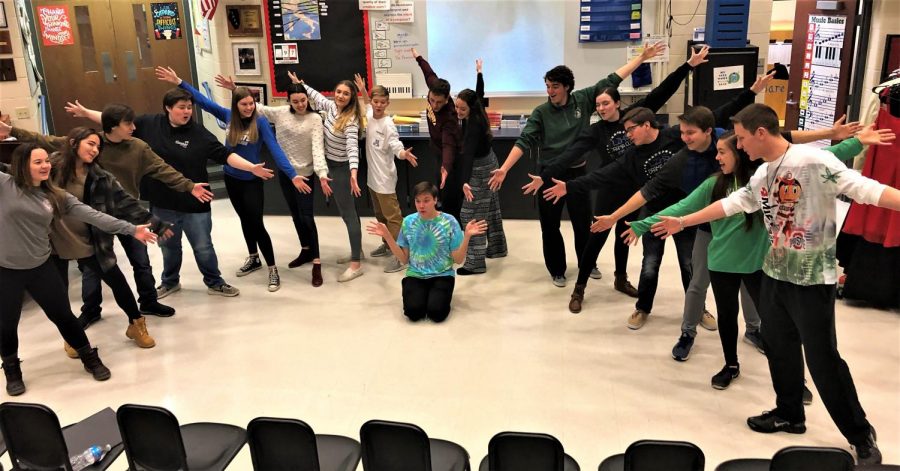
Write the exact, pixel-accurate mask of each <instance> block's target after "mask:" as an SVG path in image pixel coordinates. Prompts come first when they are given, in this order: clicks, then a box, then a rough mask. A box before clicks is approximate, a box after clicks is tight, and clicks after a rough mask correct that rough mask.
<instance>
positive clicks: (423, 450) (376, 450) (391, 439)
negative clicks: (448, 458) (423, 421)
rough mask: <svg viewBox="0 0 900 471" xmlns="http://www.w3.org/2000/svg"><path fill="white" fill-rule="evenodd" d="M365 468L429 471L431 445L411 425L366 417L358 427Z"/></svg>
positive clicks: (367, 469)
mask: <svg viewBox="0 0 900 471" xmlns="http://www.w3.org/2000/svg"><path fill="white" fill-rule="evenodd" d="M359 441H360V445H361V448H362V462H363V469H364V470H365V471H431V445H430V443H429V441H428V435H427V434H425V431H424V430H422V429H421V428H419V427H418V426H416V425H413V424H406V423H402V422H389V421H386V420H370V421H368V422H366V423H364V424H363V425H362V427H360V429H359Z"/></svg>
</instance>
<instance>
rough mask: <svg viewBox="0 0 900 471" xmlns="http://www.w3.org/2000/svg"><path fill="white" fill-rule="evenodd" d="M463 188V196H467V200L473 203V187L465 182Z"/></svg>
mask: <svg viewBox="0 0 900 471" xmlns="http://www.w3.org/2000/svg"><path fill="white" fill-rule="evenodd" d="M462 190H463V196H465V197H466V201H468V202H469V203H471V202H472V200H474V199H475V194H473V193H472V187H471V186H470V185H469V184H468V183H464V184H463V188H462Z"/></svg>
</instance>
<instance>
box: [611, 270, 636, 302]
mask: <svg viewBox="0 0 900 471" xmlns="http://www.w3.org/2000/svg"><path fill="white" fill-rule="evenodd" d="M613 286H614V287H615V288H616V291H620V292H622V293H625V294H627V295H628V296H631V297H632V298H636V297H638V290H637V288H635V287H634V285H632V284H631V282H630V281H628V275H624V274H623V275H620V274H618V273H616V281H615V282H614V283H613Z"/></svg>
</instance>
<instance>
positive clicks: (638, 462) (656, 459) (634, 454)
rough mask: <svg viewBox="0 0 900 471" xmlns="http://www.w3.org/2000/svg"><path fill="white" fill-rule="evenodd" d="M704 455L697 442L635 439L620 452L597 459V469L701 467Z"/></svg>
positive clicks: (680, 470)
mask: <svg viewBox="0 0 900 471" xmlns="http://www.w3.org/2000/svg"><path fill="white" fill-rule="evenodd" d="M705 464H706V458H705V457H704V456H703V451H701V450H700V448H699V447H697V445H694V444H693V443H688V442H677V441H667V440H638V441H636V442H634V443H632V444H631V445H628V448H626V449H625V453H624V454H621V455H613V456H610V457H609V458H606V459H605V460H603V462H602V463H600V467H599V469H600V471H703V467H704V466H705Z"/></svg>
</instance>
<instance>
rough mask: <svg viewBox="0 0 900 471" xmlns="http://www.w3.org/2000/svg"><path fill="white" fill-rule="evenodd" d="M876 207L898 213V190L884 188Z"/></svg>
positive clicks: (899, 205)
mask: <svg viewBox="0 0 900 471" xmlns="http://www.w3.org/2000/svg"><path fill="white" fill-rule="evenodd" d="M878 206H880V207H882V208H888V209H893V210H894V211H900V190H898V189H896V188H894V187H890V186H889V187H885V189H884V191H883V192H882V193H881V198H879V199H878Z"/></svg>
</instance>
